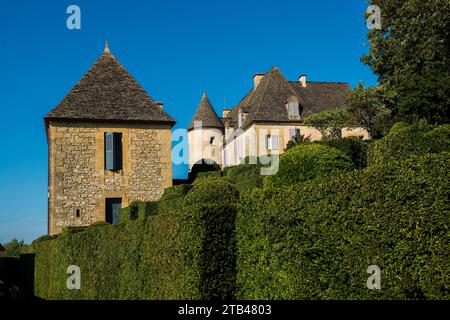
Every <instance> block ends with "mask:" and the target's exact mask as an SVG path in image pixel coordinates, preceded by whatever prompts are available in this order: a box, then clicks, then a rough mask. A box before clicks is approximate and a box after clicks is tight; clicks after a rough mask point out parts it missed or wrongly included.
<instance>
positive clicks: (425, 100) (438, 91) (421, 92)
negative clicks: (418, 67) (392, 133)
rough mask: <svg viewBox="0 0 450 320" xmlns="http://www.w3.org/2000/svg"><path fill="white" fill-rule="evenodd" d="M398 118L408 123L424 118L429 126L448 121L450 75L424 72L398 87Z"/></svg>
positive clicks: (449, 112)
mask: <svg viewBox="0 0 450 320" xmlns="http://www.w3.org/2000/svg"><path fill="white" fill-rule="evenodd" d="M398 93H399V96H400V105H399V112H398V113H399V117H400V118H401V119H403V120H406V121H408V122H414V121H415V120H417V119H420V118H425V119H427V120H428V122H429V123H431V124H441V123H448V122H449V121H450V74H444V73H436V72H432V71H424V72H423V73H422V74H415V75H413V76H411V77H410V78H409V79H407V80H405V81H404V82H403V83H402V84H401V85H399V88H398Z"/></svg>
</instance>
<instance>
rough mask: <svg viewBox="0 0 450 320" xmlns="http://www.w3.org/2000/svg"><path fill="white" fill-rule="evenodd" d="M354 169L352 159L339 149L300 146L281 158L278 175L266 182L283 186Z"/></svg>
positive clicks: (269, 177) (270, 177)
mask: <svg viewBox="0 0 450 320" xmlns="http://www.w3.org/2000/svg"><path fill="white" fill-rule="evenodd" d="M353 169H354V165H353V163H352V161H351V159H350V158H349V157H348V156H347V155H346V154H345V153H344V152H342V151H340V150H338V149H335V148H330V147H327V146H323V145H319V144H307V145H298V146H296V147H294V148H292V149H290V150H288V151H286V153H284V154H282V155H281V156H280V163H279V169H278V173H277V174H275V175H272V176H268V177H267V179H265V182H267V184H269V185H273V186H283V185H289V184H296V183H299V182H303V181H307V180H311V179H316V178H323V177H328V176H330V175H335V174H338V173H342V172H347V171H351V170H353Z"/></svg>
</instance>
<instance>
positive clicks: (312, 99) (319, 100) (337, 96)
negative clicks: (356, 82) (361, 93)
mask: <svg viewBox="0 0 450 320" xmlns="http://www.w3.org/2000/svg"><path fill="white" fill-rule="evenodd" d="M291 85H292V86H293V87H294V89H295V91H296V92H297V95H298V96H299V98H300V105H301V106H302V107H303V112H302V116H304V117H305V116H309V115H311V114H314V113H319V112H322V111H325V110H331V109H336V108H342V107H344V106H345V100H346V98H347V96H348V94H349V93H350V91H351V89H350V86H349V85H348V83H344V82H312V81H309V82H308V83H307V84H306V87H303V86H302V84H301V83H299V82H291Z"/></svg>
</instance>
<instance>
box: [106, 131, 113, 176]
mask: <svg viewBox="0 0 450 320" xmlns="http://www.w3.org/2000/svg"><path fill="white" fill-rule="evenodd" d="M105 170H114V133H113V132H105Z"/></svg>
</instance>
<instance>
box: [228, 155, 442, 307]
mask: <svg viewBox="0 0 450 320" xmlns="http://www.w3.org/2000/svg"><path fill="white" fill-rule="evenodd" d="M449 162H450V153H440V154H431V155H425V156H422V157H412V158H410V159H407V160H404V161H402V162H390V163H387V164H383V165H377V166H373V167H368V168H366V169H363V170H358V171H353V172H351V173H347V174H345V175H341V176H336V177H330V178H329V179H326V180H319V181H318V180H315V181H308V182H304V183H302V184H300V185H299V184H297V185H291V186H286V187H284V188H277V187H273V186H269V187H268V186H265V188H262V189H253V190H251V191H249V192H247V193H245V194H244V195H243V196H242V199H241V202H240V204H239V207H238V216H237V226H236V237H237V248H238V264H237V265H238V276H237V279H238V280H237V281H238V291H237V297H238V298H242V299H448V298H449V290H450V278H449V277H450V250H449V248H450V235H449V230H448V226H449V225H450V215H449V214H450V203H449V201H448V199H449V197H450V189H449V185H450V163H449ZM370 265H378V266H379V267H380V268H381V270H382V274H381V286H382V287H381V290H369V289H368V288H367V287H366V281H367V279H368V277H369V274H368V273H366V271H367V268H368V266H370Z"/></svg>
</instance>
